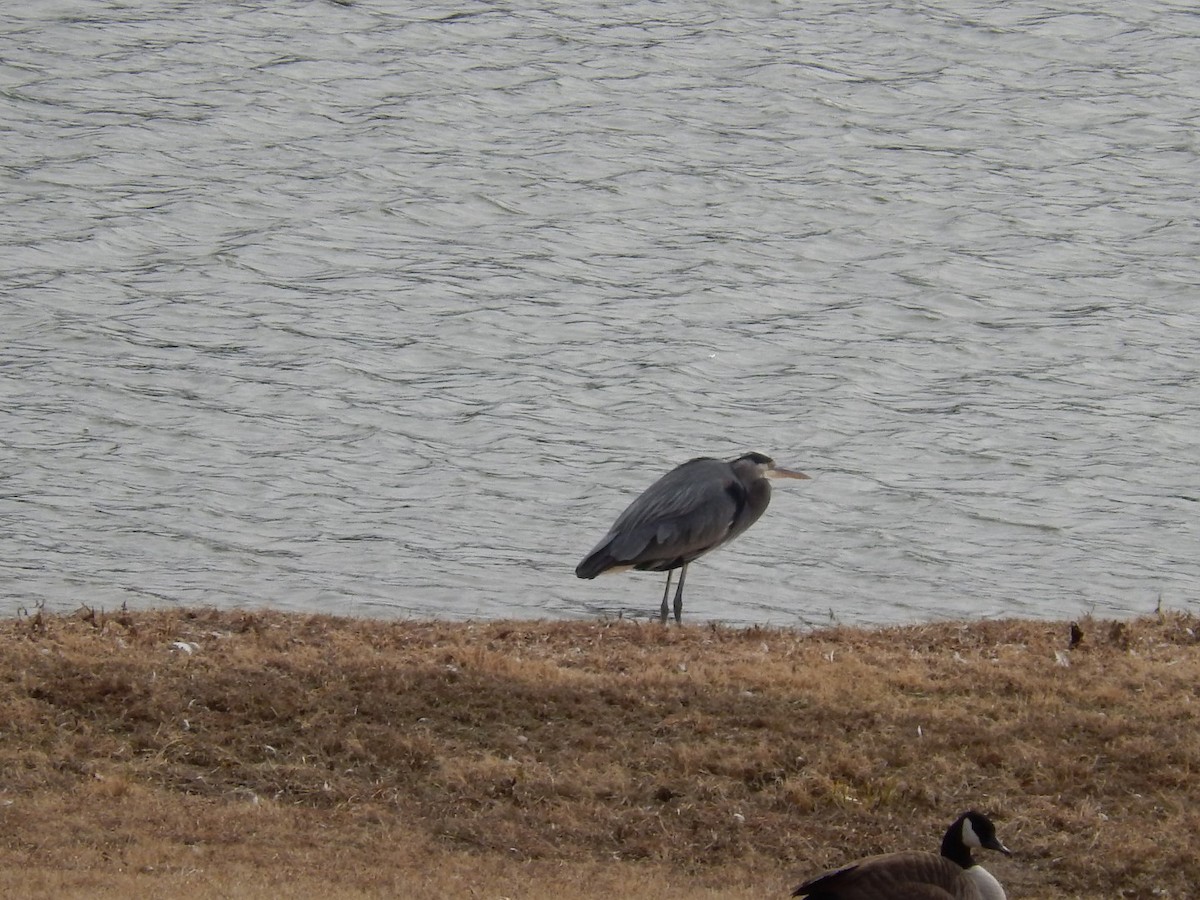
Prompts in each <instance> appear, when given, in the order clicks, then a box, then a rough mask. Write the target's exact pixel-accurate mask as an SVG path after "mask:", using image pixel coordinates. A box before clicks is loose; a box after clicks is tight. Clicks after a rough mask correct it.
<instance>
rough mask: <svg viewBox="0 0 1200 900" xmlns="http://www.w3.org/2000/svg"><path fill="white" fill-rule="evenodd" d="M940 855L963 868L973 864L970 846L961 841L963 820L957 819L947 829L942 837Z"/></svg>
mask: <svg viewBox="0 0 1200 900" xmlns="http://www.w3.org/2000/svg"><path fill="white" fill-rule="evenodd" d="M942 856H944V857H946V859H948V860H950V861H951V862H953V863H956V864H957V865H959V866H961V867H962V868H964V869H969V868H971V866H973V865H975V860H974V858H973V857H972V856H971V848H970V847H968V846H967V845H966V844H964V843H963V820H962V819H959V820H958V821H957V822H955V823H954V824H953V825H951V826H950V828H949V830H947V832H946V835H945V837H943V838H942Z"/></svg>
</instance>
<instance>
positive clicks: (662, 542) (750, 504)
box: [575, 453, 808, 625]
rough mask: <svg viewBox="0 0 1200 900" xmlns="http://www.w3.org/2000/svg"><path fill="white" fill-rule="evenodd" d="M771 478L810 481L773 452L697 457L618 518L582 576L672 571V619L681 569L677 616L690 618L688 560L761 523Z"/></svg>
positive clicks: (579, 571) (581, 566) (663, 614)
mask: <svg viewBox="0 0 1200 900" xmlns="http://www.w3.org/2000/svg"><path fill="white" fill-rule="evenodd" d="M769 477H776V478H808V476H807V475H805V474H804V473H802V472H793V471H791V470H790V469H784V468H780V467H779V466H776V465H775V461H774V460H773V459H771V457H769V456H763V455H762V454H761V453H747V454H745V455H743V456H739V457H737V458H736V459H731V460H729V462H724V461H723V460H719V459H712V458H710V457H707V456H701V457H697V458H696V459H693V460H691V461H689V462H685V463H684V464H683V465H681V466H678V467H676V468H674V469H672V470H671V471H670V472H668V473H667V474H666V475H664V476H663V477H662V478H660V479H658V481H656V482H654V484H652V485H650V487H649V488H647V489H646V491H645V493H643V494H642V495H641V496H640V497H638V498H637V499H636V500H634V501H633V502H632V503H631V504H629V508H628V509H626V510H625V512H623V513H621V515H619V516H618V517H617V521H616V522H615V523H613V527H612V528H610V529H609V531H608V534H606V535H605V536H604V538H603V540H601V541H600V543H599V544H597V545H596V546H595V548H594V549H593V550H592V552H591V553H589V554H588V555H587V556H586V557H585V558H584V560H583V562H581V563H580V564H579V565H578V566H576V567H575V574H576V575H578V576H579V577H580V578H595V577H596V576H597V575H599V574H601V573H602V572H609V571H616V572H623V571H625V570H626V569H637V570H638V571H641V572H646V571H650V572H666V573H667V587H666V589H665V590H664V591H663V599H662V610H661V620H662V622H663V624H664V625H665V624H666V622H667V597H668V596H670V593H671V577H672V572H673V571H674V570H675V569H679V570H680V572H679V586H678V587H677V588H676V589H675V621H676V622H680V621H681V619H682V617H683V579H684V577H685V576H686V575H687V567H688V563H690V562H691V561H692V560H694V559H696V558H697V557H700V556H703V555H704V554H705V553H707V552H708V551H709V550H715V549H716V548H717V547H719V546H721V545H722V544H724V543H726V542H727V541H731V540H733V539H734V538H735V537H737V536H738V535H739V534H741V533H742V532H743V531H745V530H746V529H747V528H749V527H750V526H751V525H753V524H754V523H755V522H756V521H758V517H759V516H761V515H762V514H763V511H764V510H765V509H766V508H767V504H768V503H770V502H771V484H770V482H769V481H767V478H769Z"/></svg>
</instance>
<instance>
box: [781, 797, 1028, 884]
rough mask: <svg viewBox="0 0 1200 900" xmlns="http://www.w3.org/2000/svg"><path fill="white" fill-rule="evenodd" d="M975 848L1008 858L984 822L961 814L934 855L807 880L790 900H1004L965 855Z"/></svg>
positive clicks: (892, 856)
mask: <svg viewBox="0 0 1200 900" xmlns="http://www.w3.org/2000/svg"><path fill="white" fill-rule="evenodd" d="M980 847H986V848H987V849H989V850H996V851H998V852H1000V853H1003V854H1005V855H1006V856H1009V855H1011V851H1010V850H1009V849H1008V848H1007V847H1005V846H1004V845H1003V844H1002V843H1000V840H999V839H998V838H997V837H996V828H995V826H994V825H993V824H992V822H991V820H990V819H988V817H987V816H985V815H983V814H982V813H977V812H974V811H970V812H965V813H963V814H962V815H961V816H959V817H958V818H957V819H955V820H954V822H953V824H951V826H950V827H949V828H948V829H947V830H946V834H945V836H944V837H943V838H942V849H941V854H940V855H938V854H934V853H913V852H904V853H885V854H882V855H880V856H868V857H867V858H866V859H860V860H858V861H857V862H853V863H850V864H849V865H846V866H842V867H841V868H840V869H833V870H831V871H829V872H824V873H822V874H821V875H818V876H817V877H816V878H811V879H809V880H808V881H806V882H804V884H802V885H800V886H799V887H798V888H796V890H795V891H794V892H793V893H792V896H793V897H805V898H807V900H1005V894H1004V889H1003V888H1002V887H1001V886H1000V882H998V881H997V880H996V879H995V878H994V877H993V876H992V874H991V873H990V872H988V871H987V870H986V869H984V868H983V867H982V866H980V865H979V864H978V863H976V862H975V860H974V858H973V857H972V856H971V850H972V849H973V848H980Z"/></svg>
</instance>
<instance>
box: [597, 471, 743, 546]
mask: <svg viewBox="0 0 1200 900" xmlns="http://www.w3.org/2000/svg"><path fill="white" fill-rule="evenodd" d="M744 496H745V489H744V488H743V487H742V486H741V483H740V482H739V481H738V480H737V479H736V478H735V477H734V476H733V473H732V472H731V470H730V468H729V465H728V464H727V463H724V462H722V461H720V460H717V459H694V460H692V461H691V462H686V463H684V464H683V465H681V466H678V467H677V468H675V469H672V470H671V471H670V472H668V473H667V474H666V475H664V476H663V477H662V478H660V479H659V480H658V481H656V482H654V484H652V485H650V487H648V488H647V489H646V490H645V492H644V493H643V494H642V495H641V496H640V497H638V498H637V499H636V500H634V501H633V503H631V504H630V505H629V507H628V508H627V509H626V510H625V511H624V512H623V513H621V515H620V516H618V517H617V521H616V523H615V524H614V525H613V527H612V529H611V530H610V531H609V533H608V535H607V537H606V538H605V541H603V542H602V544H603V543H607V544H608V552H609V554H610V555H611V556H612V557H613V558H614V559H615V560H617V561H618V562H619V564H622V565H634V564H638V563H643V562H647V561H650V560H654V559H663V560H666V559H673V558H676V557H683V556H687V555H689V554H693V553H698V552H703V551H704V550H706V549H711V548H712V547H714V546H716V545H717V544H719V543H721V541H723V540H724V539H725V537H726V536H728V534H729V529H730V527H731V525H732V524H733V520H734V518H735V517H736V515H737V512H738V509H739V508H740V506H741V505H742V504H743V503H744V502H745V501H744Z"/></svg>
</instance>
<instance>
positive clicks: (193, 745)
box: [0, 610, 1200, 900]
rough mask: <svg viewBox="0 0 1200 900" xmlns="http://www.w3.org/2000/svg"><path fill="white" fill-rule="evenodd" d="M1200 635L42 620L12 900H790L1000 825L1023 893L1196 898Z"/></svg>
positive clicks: (1061, 627) (14, 799) (18, 644)
mask: <svg viewBox="0 0 1200 900" xmlns="http://www.w3.org/2000/svg"><path fill="white" fill-rule="evenodd" d="M1198 624H1200V623H1198V622H1197V621H1196V620H1195V619H1194V618H1193V617H1189V616H1185V615H1174V614H1169V615H1162V616H1154V617H1149V618H1145V619H1140V620H1137V621H1133V622H1124V623H1116V624H1114V623H1108V622H1098V621H1088V622H1084V623H1082V626H1083V630H1084V635H1085V636H1084V640H1083V643H1082V644H1080V646H1078V647H1077V648H1075V649H1073V650H1069V651H1068V650H1067V646H1068V634H1069V632H1068V629H1067V626H1066V625H1065V624H1059V623H1035V622H1018V621H1009V622H984V623H976V624H971V625H963V624H960V623H945V624H938V625H926V626H914V627H910V628H887V629H878V630H869V631H868V630H855V629H849V628H835V629H830V630H827V631H821V632H815V633H811V634H809V633H799V632H795V631H791V630H784V629H767V628H751V629H741V630H737V629H727V628H721V627H713V626H694V627H686V628H682V629H680V628H669V629H664V628H660V627H658V626H651V625H647V624H636V623H629V622H574V623H544V622H543V623H511V622H502V623H490V624H457V623H437V622H391V623H383V622H373V621H358V620H344V619H335V618H331V617H325V616H289V615H283V614H274V613H258V612H226V613H221V612H215V611H209V610H190V611H170V612H149V613H138V614H132V613H121V614H117V615H111V616H104V615H97V614H91V613H89V612H87V611H83V612H82V613H81V614H77V615H73V616H47V615H41V614H39V615H37V616H35V617H33V618H29V617H25V618H21V619H16V620H9V621H7V622H2V623H0V648H2V650H3V652H2V653H0V772H2V774H3V783H2V785H0V825H2V828H3V830H2V831H0V834H3V835H4V837H3V838H0V853H2V856H0V860H2V861H0V893H5V892H6V886H10V885H14V884H18V883H19V884H22V885H32V887H29V888H27V889H23V890H22V891H21V893H23V894H24V895H27V896H88V897H104V896H134V895H145V896H185V895H186V896H196V897H205V896H223V897H248V898H249V897H258V896H266V895H267V894H268V893H270V894H277V893H278V891H279V888H280V886H282V885H285V884H286V885H287V886H288V888H287V889H288V890H289V891H290V892H291V893H294V894H298V895H301V896H310V895H311V896H315V895H320V896H328V897H357V896H364V897H365V896H384V895H396V896H408V897H415V898H420V897H444V896H467V897H470V896H489V897H495V896H512V897H528V898H539V897H543V896H551V895H552V894H555V895H557V894H562V893H564V892H570V894H571V895H572V896H579V897H593V896H596V897H598V896H602V895H603V896H609V895H614V894H616V895H623V896H630V897H637V896H645V897H664V898H666V897H675V896H679V897H682V896H684V895H687V896H697V895H700V896H712V897H742V896H750V895H751V894H754V895H755V896H770V895H772V894H777V895H780V896H783V895H785V893H786V888H787V887H788V886H789V885H790V884H792V883H794V881H795V880H796V879H798V878H799V877H800V876H801V875H804V874H806V873H811V872H812V871H814V870H817V869H820V868H822V867H824V866H827V865H833V864H836V863H838V862H841V861H843V860H844V859H845V858H846V856H847V855H857V854H859V853H869V852H876V851H884V850H890V849H895V848H900V847H914V846H915V847H932V846H933V845H934V844H935V843H936V840H937V836H938V835H939V834H940V832H941V830H942V829H943V828H944V827H945V823H946V821H948V819H949V818H950V817H951V816H952V815H954V814H955V813H956V812H958V811H959V810H961V809H963V808H966V807H968V806H979V807H982V808H985V809H986V810H988V811H989V812H992V813H994V814H995V815H996V817H997V819H998V821H999V822H1000V823H1001V832H1002V835H1003V836H1004V839H1005V840H1006V842H1007V843H1009V845H1010V846H1013V847H1014V848H1015V849H1017V850H1018V856H1017V857H1016V858H1015V859H1013V860H1000V861H997V862H996V863H995V864H994V865H993V866H992V868H993V869H994V870H995V871H996V872H997V874H998V875H999V877H1001V879H1002V880H1003V881H1004V882H1005V883H1006V885H1008V886H1010V894H1011V895H1012V896H1014V897H1018V896H1019V897H1026V898H1030V897H1034V898H1036V897H1041V898H1047V900H1059V898H1077V897H1078V898H1082V897H1088V898H1092V897H1098V896H1105V897H1127V898H1150V897H1157V898H1163V897H1165V898H1171V897H1174V898H1188V897H1191V896H1193V892H1194V888H1193V886H1194V885H1195V884H1198V883H1200V864H1198V863H1197V861H1196V856H1195V854H1194V852H1193V851H1192V846H1191V845H1192V843H1193V839H1192V837H1191V836H1192V835H1193V834H1194V833H1195V832H1196V829H1197V826H1198V825H1200V821H1198V818H1200V814H1197V813H1196V812H1195V810H1196V809H1200V804H1198V802H1197V801H1198V800H1200V797H1198V796H1197V794H1198V792H1200V791H1198V789H1197V787H1196V779H1195V775H1196V772H1197V770H1198V768H1200V740H1198V738H1200V735H1198V734H1197V728H1198V712H1200V710H1198V706H1197V704H1198V699H1200V698H1198V696H1197V692H1198V690H1200V688H1198V685H1200V643H1198V640H1197V630H1198ZM8 893H11V891H8Z"/></svg>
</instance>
